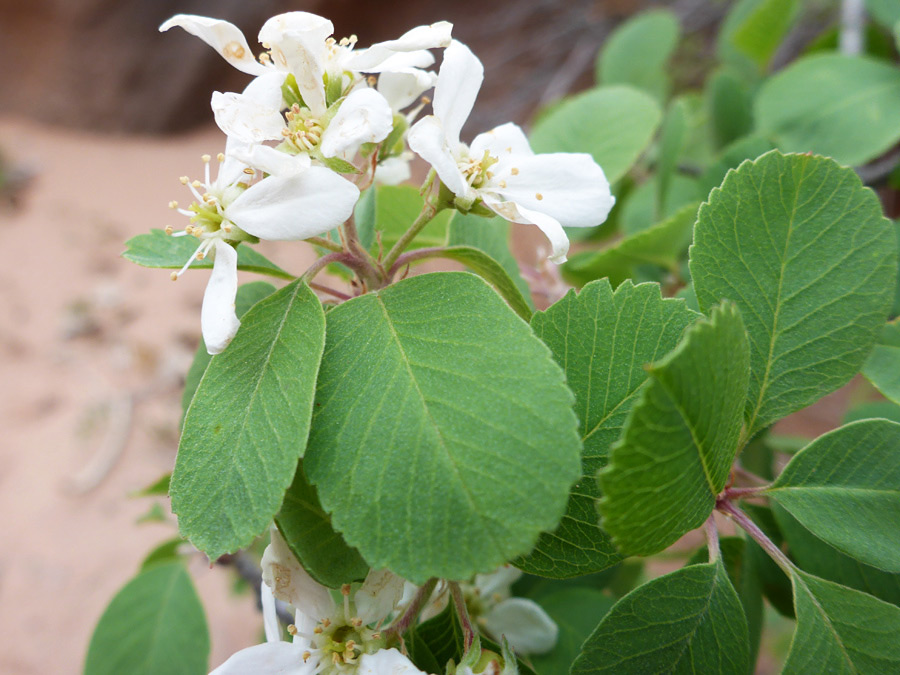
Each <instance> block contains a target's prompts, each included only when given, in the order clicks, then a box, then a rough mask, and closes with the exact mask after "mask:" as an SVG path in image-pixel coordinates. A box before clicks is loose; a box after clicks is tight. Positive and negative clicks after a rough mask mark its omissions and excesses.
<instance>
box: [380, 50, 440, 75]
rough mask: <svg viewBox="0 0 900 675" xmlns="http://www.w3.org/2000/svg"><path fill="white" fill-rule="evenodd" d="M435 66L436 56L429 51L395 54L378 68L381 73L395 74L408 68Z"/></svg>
mask: <svg viewBox="0 0 900 675" xmlns="http://www.w3.org/2000/svg"><path fill="white" fill-rule="evenodd" d="M432 65H434V54H432V53H431V52H430V51H428V50H427V49H420V50H418V51H415V52H395V53H394V54H392V55H391V56H389V57H388V58H386V59H385V60H384V61H383V62H382V64H381V65H380V66H379V67H378V71H377V72H379V73H395V72H401V71H404V70H406V69H407V68H428V67H429V66H432ZM435 77H437V73H435Z"/></svg>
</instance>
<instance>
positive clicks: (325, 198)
mask: <svg viewBox="0 0 900 675" xmlns="http://www.w3.org/2000/svg"><path fill="white" fill-rule="evenodd" d="M358 199H359V188H357V187H356V186H355V185H354V184H353V183H351V182H350V181H348V180H345V179H343V178H341V177H340V176H339V175H338V174H336V173H334V172H333V171H331V170H330V169H326V168H324V167H321V166H312V167H310V168H309V169H307V170H306V171H303V172H301V173H295V174H291V175H287V176H269V177H268V178H264V179H263V180H261V181H260V182H259V183H257V184H256V185H254V186H253V187H251V188H249V189H248V190H247V191H246V192H244V193H243V194H241V196H240V197H238V198H237V199H235V200H234V202H233V203H232V204H231V205H230V206H229V207H228V208H227V209H226V210H225V215H226V217H227V218H228V219H229V220H231V221H232V222H233V223H234V224H235V225H237V226H238V227H240V228H241V229H242V230H245V231H246V232H249V233H250V234H253V235H256V236H257V237H259V238H261V239H272V240H276V241H292V240H296V239H306V238H307V237H313V236H316V235H320V234H323V233H325V232H327V231H328V230H331V229H333V228H335V227H337V226H338V225H340V224H341V223H343V222H344V221H345V220H347V218H349V217H350V214H352V213H353V206H354V205H355V204H356V201H357V200H358Z"/></svg>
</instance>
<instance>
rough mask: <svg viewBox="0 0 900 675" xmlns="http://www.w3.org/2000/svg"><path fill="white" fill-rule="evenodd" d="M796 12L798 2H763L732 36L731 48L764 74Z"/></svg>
mask: <svg viewBox="0 0 900 675" xmlns="http://www.w3.org/2000/svg"><path fill="white" fill-rule="evenodd" d="M799 9H800V2H799V0H762V1H761V2H759V3H757V5H756V7H754V9H753V11H752V12H750V13H749V14H748V16H747V17H746V18H745V19H744V20H743V21H742V22H741V24H740V26H738V27H737V28H736V29H735V31H734V32H733V33H732V34H731V41H732V44H734V46H735V47H737V48H738V49H739V50H740V51H741V52H743V53H744V54H745V55H747V56H748V57H750V59H752V60H753V62H754V63H756V65H757V66H759V68H760V69H761V70H764V69H765V68H766V67H767V66H768V65H769V62H770V61H771V60H772V57H773V56H774V55H775V51H776V50H777V49H778V47H779V45H780V44H781V41H782V40H783V39H784V37H785V35H787V32H788V30H790V28H791V25H792V24H793V22H794V19H795V18H796V17H797V14H798V10H799Z"/></svg>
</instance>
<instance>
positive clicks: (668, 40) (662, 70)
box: [596, 9, 681, 100]
mask: <svg viewBox="0 0 900 675" xmlns="http://www.w3.org/2000/svg"><path fill="white" fill-rule="evenodd" d="M680 32H681V29H680V26H679V25H678V17H676V16H675V14H674V13H672V12H671V11H669V10H667V9H656V10H650V11H647V12H642V13H640V14H638V15H637V16H635V17H634V18H633V19H631V20H630V21H626V22H625V23H624V24H622V25H621V26H619V27H617V28H616V30H615V31H614V32H613V33H612V35H610V36H609V38H607V40H606V43H605V44H604V46H603V50H602V51H601V52H600V54H599V56H598V58H597V67H596V70H597V73H596V75H597V82H598V83H599V84H603V85H611V84H629V85H632V86H634V87H637V88H638V89H643V90H644V91H646V92H647V93H649V94H652V95H653V96H655V97H656V98H657V99H660V100H664V99H665V98H666V96H667V94H668V91H669V88H670V86H671V83H670V81H669V76H668V74H667V70H668V62H669V58H670V57H671V56H672V53H673V52H674V51H675V47H677V46H678V38H679V34H680Z"/></svg>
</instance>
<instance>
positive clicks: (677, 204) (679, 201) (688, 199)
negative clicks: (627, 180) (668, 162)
mask: <svg viewBox="0 0 900 675" xmlns="http://www.w3.org/2000/svg"><path fill="white" fill-rule="evenodd" d="M657 191H658V188H657V182H656V178H655V177H651V178H650V179H649V180H648V181H646V182H645V183H644V184H643V185H641V186H639V187H638V188H636V189H635V190H634V191H633V192H631V193H630V194H629V195H628V196H627V198H626V199H625V200H624V204H623V206H622V218H621V226H622V233H623V234H624V235H626V236H630V235H633V234H637V233H638V232H642V231H644V230H647V229H649V228H651V227H653V226H654V225H657V224H659V222H660V220H661V219H664V218H671V217H672V216H674V215H675V214H676V213H677V212H678V210H679V209H682V208H683V207H685V206H687V205H689V204H693V203H696V202H700V201H702V200H703V198H704V197H706V194H705V193H703V192H702V191H701V189H700V187H699V185H698V183H697V179H696V178H690V177H688V176H682V175H681V174H680V173H676V174H675V175H673V176H672V180H671V183H670V185H669V189H668V190H667V191H666V200H665V203H664V204H663V205H662V210H660V209H659V208H657V206H658V205H657V204H656V193H657Z"/></svg>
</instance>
